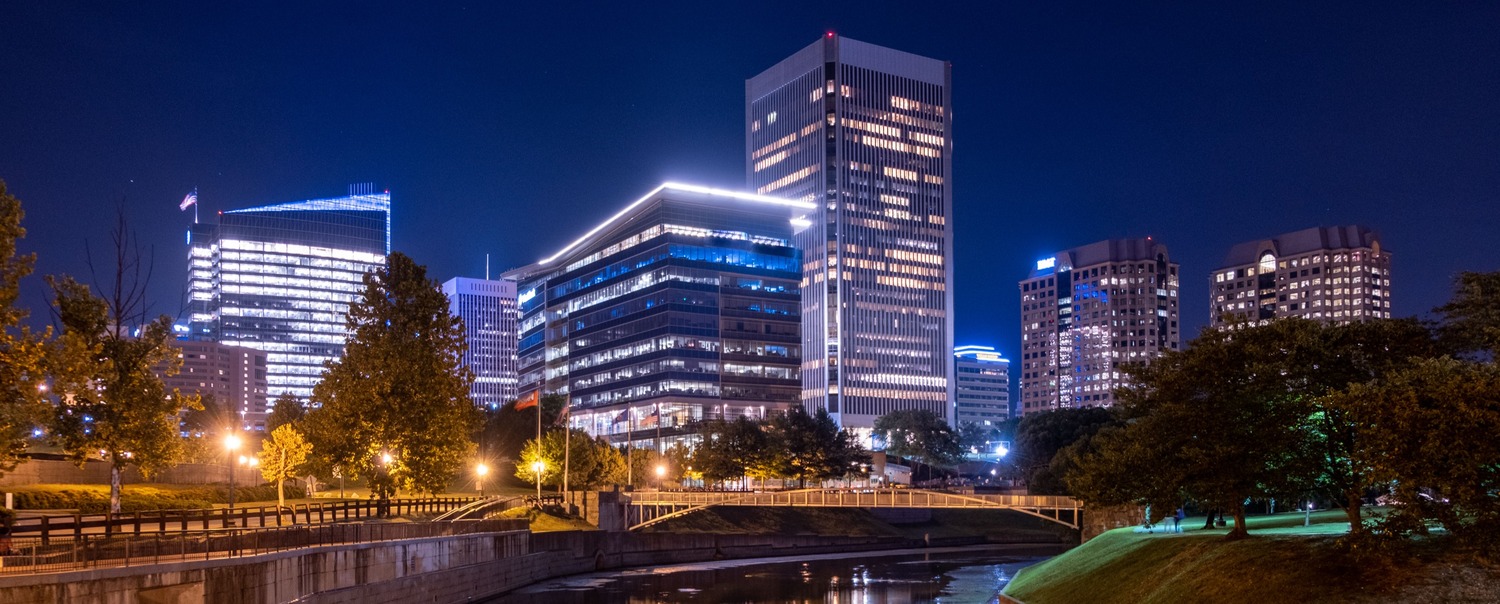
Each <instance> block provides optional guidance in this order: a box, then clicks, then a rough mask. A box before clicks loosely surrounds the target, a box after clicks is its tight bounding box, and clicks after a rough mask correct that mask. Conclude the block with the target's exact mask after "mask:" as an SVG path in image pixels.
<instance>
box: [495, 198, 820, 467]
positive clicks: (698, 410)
mask: <svg viewBox="0 0 1500 604" xmlns="http://www.w3.org/2000/svg"><path fill="white" fill-rule="evenodd" d="M814 207H815V206H813V204H811V203H808V202H804V201H789V200H785V199H777V198H773V197H765V196H761V195H750V194H746V193H740V192H732V191H724V190H719V189H710V188H707V187H699V186H693V185H683V184H675V183H667V184H664V185H662V186H660V187H658V188H657V189H656V190H654V191H652V192H650V193H648V194H646V196H645V197H642V198H640V199H638V200H636V201H635V202H634V203H631V204H629V205H628V206H626V207H625V209H623V210H621V211H620V212H619V213H617V214H615V215H614V216H613V217H611V218H609V219H608V220H606V221H604V222H603V223H602V224H600V225H598V226H596V227H594V228H593V229H591V230H589V231H588V232H587V233H586V234H585V235H584V236H583V237H580V238H579V239H578V240H576V241H574V242H573V243H571V244H569V245H568V246H567V247H564V248H563V249H562V250H561V251H559V252H557V253H556V254H554V255H552V256H551V257H548V258H546V259H544V260H542V261H540V262H537V263H536V264H533V265H530V266H526V267H522V268H519V269H515V270H512V271H509V272H507V273H506V274H505V276H506V278H508V279H514V280H516V281H517V283H518V286H517V290H518V292H519V293H518V294H517V300H518V302H519V304H520V310H521V325H520V333H521V339H520V345H519V353H518V354H519V356H520V371H521V385H520V392H521V394H522V395H525V394H529V393H531V392H535V391H541V392H543V393H555V394H564V395H566V396H567V397H568V405H569V410H570V414H569V421H570V422H571V425H572V426H573V427H575V428H581V429H584V430H588V431H589V433H591V434H594V435H602V436H606V437H608V438H610V439H612V440H614V441H615V442H624V441H626V440H633V441H636V442H637V443H638V444H644V443H642V442H641V441H650V442H651V443H652V445H654V446H656V447H660V448H665V447H667V446H670V445H671V444H672V443H676V442H681V441H683V440H685V439H689V438H691V437H692V434H693V432H692V431H693V427H692V426H693V423H694V422H697V421H699V420H703V419H709V418H726V419H733V418H735V417H740V416H745V417H751V418H761V417H765V416H766V415H767V414H770V413H774V412H778V411H784V410H786V409H788V408H790V407H791V406H792V405H795V404H796V403H797V399H798V396H799V393H800V389H799V387H798V386H799V381H798V376H797V368H798V365H799V364H800V363H801V358H802V355H801V346H800V342H801V335H800V333H799V325H800V322H799V317H798V309H799V308H800V306H799V301H800V291H801V290H800V288H799V287H798V284H797V280H798V277H799V276H800V275H801V272H800V268H799V267H800V265H801V257H800V256H799V255H798V252H797V248H796V247H795V245H794V244H793V242H792V234H793V231H794V229H795V226H794V223H795V224H803V223H804V221H802V220H800V219H801V217H802V216H803V215H805V214H806V213H807V212H809V211H811V210H812V209H813V208H814Z"/></svg>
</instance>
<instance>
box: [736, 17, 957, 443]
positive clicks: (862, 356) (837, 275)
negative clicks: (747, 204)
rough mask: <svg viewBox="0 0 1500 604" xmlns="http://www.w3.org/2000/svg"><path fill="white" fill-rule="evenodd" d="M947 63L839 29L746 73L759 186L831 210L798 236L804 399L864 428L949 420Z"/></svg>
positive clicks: (751, 165)
mask: <svg viewBox="0 0 1500 604" xmlns="http://www.w3.org/2000/svg"><path fill="white" fill-rule="evenodd" d="M950 71H951V70H950V66H949V64H948V63H946V62H943V61H937V60H933V59H928V58H924V57H919V56H916V55H912V54H907V53H904V52H900V51H896V50H891V49H889V48H882V47H879V46H874V45H871V44H866V43H863V42H857V41H854V40H850V39H848V38H840V37H838V36H835V35H833V34H829V35H828V36H827V37H825V38H823V39H821V40H818V41H817V42H815V43H813V44H812V45H811V46H808V47H806V48H804V49H802V50H801V51H798V52H797V53H796V54H794V55H792V56H791V57H788V58H787V59H786V60H784V61H782V62H780V63H777V64H776V65H775V66H774V67H772V68H770V69H768V70H766V71H765V72H763V73H761V74H760V75H757V76H755V77H753V78H751V79H750V80H748V81H747V82H746V83H745V171H746V173H747V175H748V178H749V183H750V187H751V188H752V189H754V191H755V192H756V193H759V194H763V195H774V196H777V197H783V198H788V199H796V200H799V201H805V202H810V203H815V204H817V205H818V207H819V208H821V210H820V211H817V212H813V213H812V214H810V215H809V218H810V219H811V221H812V223H813V224H812V226H811V228H808V229H806V230H804V231H802V232H801V233H800V234H799V235H798V237H797V245H798V247H799V248H800V249H801V250H802V257H803V262H804V263H803V266H802V287H803V296H802V318H803V330H802V347H803V350H804V351H805V353H804V355H803V363H802V402H803V404H804V405H806V406H807V407H808V408H809V409H817V408H826V409H827V410H828V411H829V413H831V414H833V416H834V418H836V419H837V420H838V422H839V424H840V425H842V426H843V427H846V428H850V429H853V430H855V431H856V432H860V433H864V434H867V433H868V431H869V429H870V428H871V427H872V426H873V425H874V421H875V419H876V418H878V417H880V416H882V415H885V414H887V413H890V412H892V411H896V410H900V409H926V410H929V411H933V412H936V413H938V414H940V415H942V416H943V417H945V418H948V421H950V422H951V421H952V415H951V412H950V408H949V407H950V403H949V401H952V400H953V394H954V385H953V355H952V350H953V193H952V187H951V186H950V183H951V181H952V166H953V164H952V156H953V153H952V151H953V141H952V129H951V127H950V126H951V115H952V112H951V105H950V104H949V82H950ZM867 444H869V443H867Z"/></svg>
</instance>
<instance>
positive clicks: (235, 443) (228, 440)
mask: <svg viewBox="0 0 1500 604" xmlns="http://www.w3.org/2000/svg"><path fill="white" fill-rule="evenodd" d="M239 448H240V437H239V435H238V434H235V433H233V432H230V433H229V436H225V437H224V450H225V451H226V452H228V458H229V459H228V461H229V516H230V520H227V521H226V522H227V524H229V526H234V520H233V517H234V452H235V451H237V450H239ZM241 459H243V458H241Z"/></svg>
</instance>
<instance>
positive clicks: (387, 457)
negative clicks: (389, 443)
mask: <svg viewBox="0 0 1500 604" xmlns="http://www.w3.org/2000/svg"><path fill="white" fill-rule="evenodd" d="M395 460H396V458H394V457H391V454H390V453H381V454H380V463H382V464H385V465H391V462H392V461H395Z"/></svg>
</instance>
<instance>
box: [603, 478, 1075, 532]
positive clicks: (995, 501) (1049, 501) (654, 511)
mask: <svg viewBox="0 0 1500 604" xmlns="http://www.w3.org/2000/svg"><path fill="white" fill-rule="evenodd" d="M623 503H625V505H626V508H625V509H626V512H625V513H626V521H625V524H626V525H627V526H629V527H630V530H632V531H634V530H638V529H643V528H646V527H648V526H651V525H653V524H657V523H660V522H665V521H667V520H671V519H673V518H679V517H682V516H686V515H688V514H691V513H694V512H698V511H701V510H706V509H708V508H712V507H719V506H753V507H805V508H917V509H954V508H958V509H971V510H973V509H988V510H1010V511H1013V512H1020V513H1022V514H1026V515H1029V516H1035V517H1037V518H1041V519H1043V520H1047V521H1049V522H1055V523H1057V524H1061V525H1063V526H1066V527H1069V528H1073V529H1077V528H1078V527H1079V521H1080V519H1081V518H1080V516H1081V511H1082V507H1083V506H1082V504H1081V503H1080V502H1079V501H1078V500H1076V499H1073V498H1071V497H1055V496H1049V495H977V494H975V495H970V494H960V493H947V492H943V491H927V490H922V489H891V488H882V489H823V488H817V489H799V490H794V491H766V492H735V491H658V492H635V493H631V494H630V495H629V496H628V497H627V499H626V501H624V502H623Z"/></svg>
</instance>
